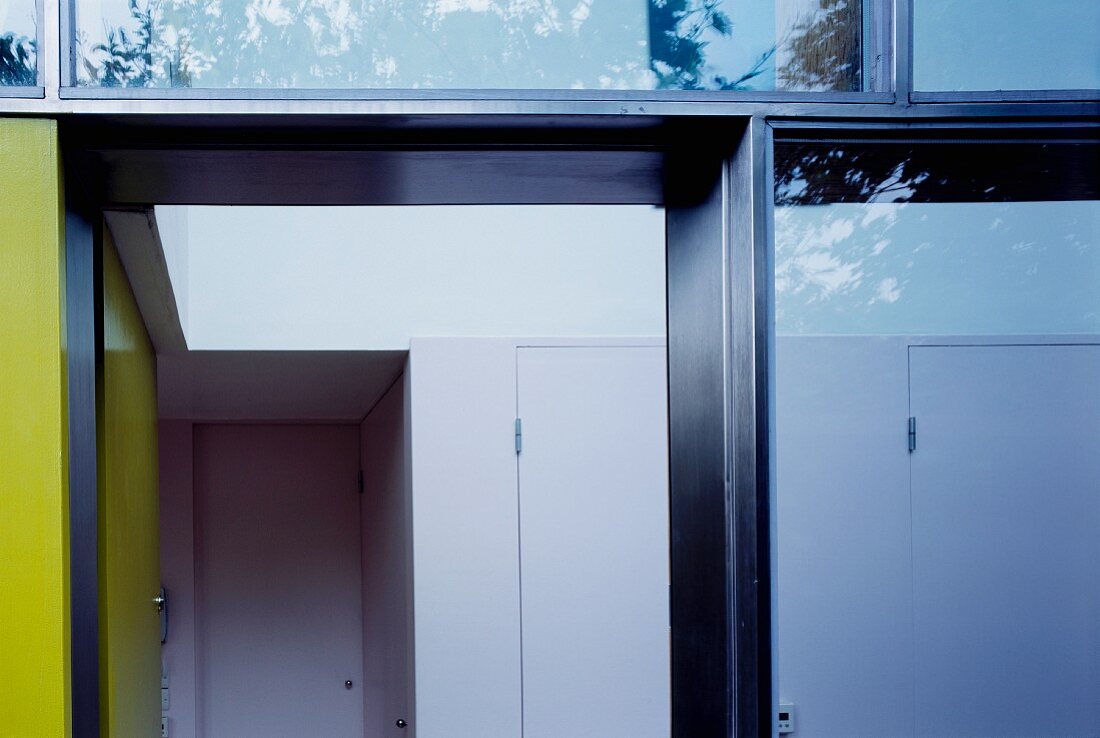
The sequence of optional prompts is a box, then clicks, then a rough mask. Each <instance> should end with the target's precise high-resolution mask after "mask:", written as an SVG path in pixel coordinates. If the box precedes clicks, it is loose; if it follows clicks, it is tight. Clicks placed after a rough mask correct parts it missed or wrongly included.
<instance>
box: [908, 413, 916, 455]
mask: <svg viewBox="0 0 1100 738" xmlns="http://www.w3.org/2000/svg"><path fill="white" fill-rule="evenodd" d="M916 450H917V419H916V418H909V453H913V452H914V451H916Z"/></svg>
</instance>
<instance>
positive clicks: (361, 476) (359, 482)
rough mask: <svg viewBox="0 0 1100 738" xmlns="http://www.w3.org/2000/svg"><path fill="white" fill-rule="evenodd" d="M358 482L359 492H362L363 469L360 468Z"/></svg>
mask: <svg viewBox="0 0 1100 738" xmlns="http://www.w3.org/2000/svg"><path fill="white" fill-rule="evenodd" d="M358 484H359V494H363V470H362V469H360V470H359V479H358Z"/></svg>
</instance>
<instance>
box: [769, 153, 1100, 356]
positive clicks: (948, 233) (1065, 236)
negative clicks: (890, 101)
mask: <svg viewBox="0 0 1100 738" xmlns="http://www.w3.org/2000/svg"><path fill="white" fill-rule="evenodd" d="M921 148H922V147H913V146H904V145H903V146H898V145H878V146H867V145H862V146H861V145H852V146H838V147H835V148H831V149H822V148H814V147H809V146H802V145H794V146H789V145H788V146H783V145H781V146H779V147H777V160H778V161H779V164H780V166H779V169H778V171H777V197H776V211H775V290H776V330H777V332H778V333H779V334H781V335H783V334H800V335H807V334H906V335H914V334H921V335H927V334H952V335H961V334H1001V335H1004V334H1042V333H1051V332H1054V333H1100V289H1097V287H1096V285H1097V284H1100V248H1098V241H1100V199H1097V198H1098V196H1100V193H1098V192H1097V184H1096V176H1095V172H1096V171H1100V159H1098V158H1097V154H1096V149H1095V147H1091V146H1085V145H1070V144H1061V145H1051V146H1041V147H1023V148H1021V147H1018V146H1017V147H1011V146H1003V145H996V144H981V145H966V144H955V145H945V146H942V147H940V148H939V154H938V155H936V156H930V155H929V154H928V152H927V151H921V150H920V149H921ZM923 148H924V149H927V148H928V147H923Z"/></svg>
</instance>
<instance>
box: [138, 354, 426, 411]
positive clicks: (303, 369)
mask: <svg viewBox="0 0 1100 738" xmlns="http://www.w3.org/2000/svg"><path fill="white" fill-rule="evenodd" d="M407 355H408V352H406V351H189V352H187V353H184V354H178V355H171V356H165V355H161V356H158V357H157V403H158V406H159V410H160V416H161V417H162V418H181V419H183V418H186V419H191V420H315V421H322V420H325V421H327V420H340V421H356V422H358V421H359V420H361V419H362V418H363V417H364V416H365V415H366V414H367V412H368V411H369V410H370V409H371V408H372V407H373V406H374V404H375V402H377V401H378V399H379V398H380V397H381V396H382V394H383V393H384V392H385V391H386V390H387V389H388V388H389V387H390V385H392V384H393V382H394V380H396V379H397V378H398V377H400V376H401V374H402V372H403V371H404V369H405V360H406V357H407Z"/></svg>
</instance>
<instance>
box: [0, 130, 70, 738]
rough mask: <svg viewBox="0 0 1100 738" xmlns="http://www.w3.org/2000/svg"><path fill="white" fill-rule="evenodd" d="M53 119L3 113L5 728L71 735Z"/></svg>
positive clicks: (0, 732)
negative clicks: (7, 115) (14, 116)
mask: <svg viewBox="0 0 1100 738" xmlns="http://www.w3.org/2000/svg"><path fill="white" fill-rule="evenodd" d="M61 190H62V188H61V176H60V161H59V153H58V140H57V124H56V123H55V122H54V121H49V120H13V119H2V118H0V736H20V737H22V736H27V737H34V738H36V737H37V736H43V737H46V736H48V737H49V738H56V737H57V736H67V735H69V733H70V714H69V710H70V707H69V598H68V592H69V571H68V563H69V559H68V556H69V541H68V524H69V522H68V521H69V512H68V449H67V445H66V442H67V433H68V428H67V418H66V407H67V400H66V373H65V346H64V339H65V322H64V281H63V275H64V237H63V223H64V218H63V208H62V205H61Z"/></svg>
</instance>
